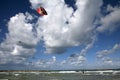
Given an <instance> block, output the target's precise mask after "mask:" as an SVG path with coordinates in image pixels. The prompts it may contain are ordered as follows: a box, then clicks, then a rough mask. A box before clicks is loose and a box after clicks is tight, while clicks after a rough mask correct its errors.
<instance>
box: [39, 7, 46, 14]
mask: <svg viewBox="0 0 120 80" xmlns="http://www.w3.org/2000/svg"><path fill="white" fill-rule="evenodd" d="M37 12H38V14H40V15H41V16H44V15H47V12H46V10H45V9H44V8H43V7H39V8H37Z"/></svg>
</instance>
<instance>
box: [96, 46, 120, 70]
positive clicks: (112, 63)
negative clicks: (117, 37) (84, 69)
mask: <svg viewBox="0 0 120 80" xmlns="http://www.w3.org/2000/svg"><path fill="white" fill-rule="evenodd" d="M119 50H120V44H115V45H114V46H113V47H112V48H111V49H109V50H107V49H106V50H102V51H98V52H97V59H98V61H97V62H98V65H99V66H101V67H102V68H105V67H106V68H119V66H120V65H119V64H118V63H119V60H114V59H116V58H114V57H109V55H110V54H116V53H117V51H119Z"/></svg>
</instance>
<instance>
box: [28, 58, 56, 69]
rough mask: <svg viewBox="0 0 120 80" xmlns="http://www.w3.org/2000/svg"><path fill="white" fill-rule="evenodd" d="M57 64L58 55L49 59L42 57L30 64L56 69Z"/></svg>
mask: <svg viewBox="0 0 120 80" xmlns="http://www.w3.org/2000/svg"><path fill="white" fill-rule="evenodd" d="M56 64H57V62H56V57H55V56H53V57H52V58H51V59H48V60H47V59H44V60H42V59H40V60H38V61H35V62H33V63H32V65H31V64H30V65H31V66H33V67H34V68H42V69H44V68H45V69H46V68H47V69H48V68H49V69H54V68H55V65H56ZM53 66H54V67H53Z"/></svg>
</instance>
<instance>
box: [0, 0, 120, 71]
mask: <svg viewBox="0 0 120 80" xmlns="http://www.w3.org/2000/svg"><path fill="white" fill-rule="evenodd" d="M40 6H42V7H44V8H45V10H46V11H47V13H48V15H45V16H40V15H39V14H38V13H37V12H36V9H37V8H38V7H40ZM0 10H1V11H0V12H1V13H0V70H6V69H8V70H34V69H35V70H36V69H37V70H65V69H69V70H72V69H116V68H120V36H119V34H120V0H0Z"/></svg>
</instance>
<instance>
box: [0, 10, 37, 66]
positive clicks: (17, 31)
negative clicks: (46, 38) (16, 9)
mask: <svg viewBox="0 0 120 80" xmlns="http://www.w3.org/2000/svg"><path fill="white" fill-rule="evenodd" d="M32 19H33V18H32V16H31V15H30V14H29V13H27V12H26V13H25V14H23V13H19V14H16V15H15V16H13V17H11V18H10V21H9V22H8V33H7V34H6V39H5V40H4V41H3V42H2V43H1V44H0V59H1V60H2V64H3V63H9V62H13V63H21V62H22V61H24V62H25V60H26V59H27V57H28V56H31V55H32V54H33V53H34V52H35V46H36V44H37V42H38V41H39V40H38V39H37V38H36V37H35V36H34V32H33V31H32V29H33V25H32V24H31V23H30V22H29V21H30V20H32Z"/></svg>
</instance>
